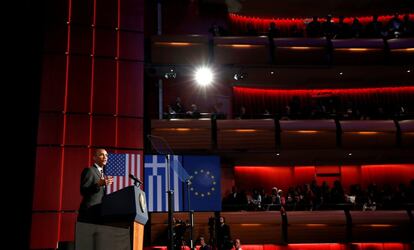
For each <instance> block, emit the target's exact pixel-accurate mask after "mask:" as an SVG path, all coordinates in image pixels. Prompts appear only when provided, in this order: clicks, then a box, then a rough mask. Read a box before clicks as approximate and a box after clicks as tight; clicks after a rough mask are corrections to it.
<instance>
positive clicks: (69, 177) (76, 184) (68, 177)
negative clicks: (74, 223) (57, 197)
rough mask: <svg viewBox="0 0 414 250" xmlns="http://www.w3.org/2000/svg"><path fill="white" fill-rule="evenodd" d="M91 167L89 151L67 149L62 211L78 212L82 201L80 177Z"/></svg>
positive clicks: (84, 149)
mask: <svg viewBox="0 0 414 250" xmlns="http://www.w3.org/2000/svg"><path fill="white" fill-rule="evenodd" d="M88 166H89V149H87V148H66V149H65V159H64V166H63V191H62V210H78V208H79V204H80V201H81V195H80V175H81V172H82V170H83V169H84V168H86V167H88Z"/></svg>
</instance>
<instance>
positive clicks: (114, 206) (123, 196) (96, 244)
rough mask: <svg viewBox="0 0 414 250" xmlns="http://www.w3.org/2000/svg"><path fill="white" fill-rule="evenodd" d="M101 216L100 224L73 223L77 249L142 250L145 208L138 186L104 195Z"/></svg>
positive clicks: (146, 216) (143, 197)
mask: <svg viewBox="0 0 414 250" xmlns="http://www.w3.org/2000/svg"><path fill="white" fill-rule="evenodd" d="M101 215H102V223H100V224H92V223H84V222H77V223H76V236H75V247H76V249H78V250H83V249H99V250H105V249H121V250H124V249H125V250H130V249H133V250H142V249H143V242H144V226H145V224H146V223H147V221H148V210H147V204H146V197H145V192H143V191H142V190H141V189H140V188H139V187H138V186H129V187H126V188H123V189H120V190H118V191H116V192H113V193H111V194H109V195H106V196H105V197H104V198H103V200H102V208H101Z"/></svg>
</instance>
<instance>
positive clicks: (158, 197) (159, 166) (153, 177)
mask: <svg viewBox="0 0 414 250" xmlns="http://www.w3.org/2000/svg"><path fill="white" fill-rule="evenodd" d="M179 161H181V156H177V155H174V156H172V157H171V164H178V163H179ZM173 169H176V168H175V167H174V166H173V165H171V171H170V187H171V190H173V191H174V211H182V210H183V199H182V181H181V180H180V178H179V173H177V172H176V171H173ZM144 175H145V179H144V180H145V181H144V184H145V193H146V197H147V206H148V211H149V212H166V211H168V195H167V190H168V186H167V185H168V182H167V163H166V157H165V156H164V155H145V163H144Z"/></svg>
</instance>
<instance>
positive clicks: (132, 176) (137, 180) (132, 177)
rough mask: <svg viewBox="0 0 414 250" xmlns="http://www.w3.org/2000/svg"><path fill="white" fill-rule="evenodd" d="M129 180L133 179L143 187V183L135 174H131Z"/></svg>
mask: <svg viewBox="0 0 414 250" xmlns="http://www.w3.org/2000/svg"><path fill="white" fill-rule="evenodd" d="M129 178H131V179H133V180H134V181H135V184H136V183H139V185H142V181H140V180H139V179H138V178H137V177H135V176H134V175H133V174H129Z"/></svg>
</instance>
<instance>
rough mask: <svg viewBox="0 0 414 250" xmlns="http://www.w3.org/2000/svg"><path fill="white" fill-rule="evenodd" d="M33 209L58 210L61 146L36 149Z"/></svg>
mask: <svg viewBox="0 0 414 250" xmlns="http://www.w3.org/2000/svg"><path fill="white" fill-rule="evenodd" d="M36 155H37V159H36V171H35V180H36V181H35V184H34V194H33V210H59V206H60V204H59V203H60V186H61V183H60V175H61V170H62V169H61V164H60V160H61V148H60V147H39V148H38V149H37V154H36Z"/></svg>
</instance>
